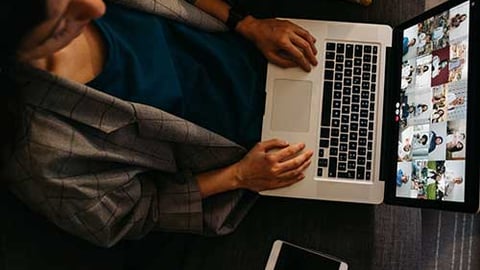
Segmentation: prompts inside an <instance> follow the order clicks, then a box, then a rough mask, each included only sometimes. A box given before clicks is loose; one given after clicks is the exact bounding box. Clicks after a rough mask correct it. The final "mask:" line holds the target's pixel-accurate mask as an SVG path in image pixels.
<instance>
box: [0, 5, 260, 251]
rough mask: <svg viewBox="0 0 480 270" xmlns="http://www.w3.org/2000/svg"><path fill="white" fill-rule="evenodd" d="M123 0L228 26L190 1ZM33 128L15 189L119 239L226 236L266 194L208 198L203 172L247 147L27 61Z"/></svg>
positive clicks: (51, 214) (63, 223) (97, 234)
mask: <svg viewBox="0 0 480 270" xmlns="http://www.w3.org/2000/svg"><path fill="white" fill-rule="evenodd" d="M116 2H119V3H122V4H125V5H129V6H131V7H134V8H137V9H141V10H144V11H147V12H152V13H155V14H158V15H162V16H168V17H170V18H173V19H176V20H180V21H183V22H186V23H189V24H192V25H195V26H199V27H201V28H202V29H205V30H209V31H217V30H224V29H225V27H224V25H223V24H221V23H220V22H218V21H216V20H215V19H213V18H212V17H210V16H208V15H206V14H205V13H202V12H201V11H199V10H197V9H196V8H195V7H194V6H192V5H190V4H188V3H186V2H184V1H182V0H162V1H158V0H143V1H142V0H118V1H116ZM16 76H17V77H18V79H19V81H20V82H21V85H22V87H21V93H22V95H23V100H24V101H25V104H24V110H23V111H24V119H25V121H24V123H25V125H24V130H22V131H23V132H22V138H21V142H20V143H19V145H18V147H17V148H16V151H15V155H14V157H13V158H12V159H11V161H10V163H9V164H8V167H7V170H6V172H5V174H6V175H7V178H8V182H9V186H10V190H11V191H12V192H13V193H14V194H16V195H17V196H18V197H19V198H20V199H21V200H22V201H23V202H24V203H25V204H27V205H28V206H29V207H30V208H31V209H32V210H34V211H36V212H38V213H40V214H42V215H43V216H45V217H46V218H48V219H49V220H50V221H52V222H53V223H55V224H56V225H58V226H59V227H60V228H62V229H64V230H66V231H68V232H70V233H72V234H74V235H77V236H79V237H81V238H83V239H86V240H88V241H90V242H92V243H94V244H96V245H100V246H107V247H109V246H112V245H114V244H115V243H117V242H118V241H119V240H121V239H136V238H140V237H142V236H144V235H145V234H147V233H148V232H150V231H152V230H162V231H175V232H191V233H201V234H205V235H218V234H226V233H229V232H231V231H232V230H234V229H235V228H236V226H237V225H238V224H239V222H240V221H241V219H242V218H243V217H244V215H245V214H246V213H247V211H248V209H249V208H250V207H251V206H252V204H253V203H254V201H255V198H256V197H257V195H256V194H254V193H251V192H248V191H245V190H236V191H232V192H227V193H223V194H219V195H215V196H212V197H209V198H207V199H204V200H202V198H201V197H200V194H199V191H198V187H197V185H196V181H195V179H194V177H193V175H194V174H195V173H198V172H202V171H208V170H212V169H215V168H219V167H223V166H226V165H229V164H232V163H234V162H236V161H237V160H239V159H241V158H242V157H243V155H244V154H245V152H246V151H245V149H244V148H242V147H240V146H238V145H236V144H235V143H233V142H231V141H229V140H227V139H225V138H223V137H221V136H219V135H217V134H214V133H212V132H210V131H208V130H206V129H203V128H201V127H199V126H196V125H194V124H192V123H190V122H188V121H185V120H183V119H180V118H178V117H175V116H173V115H171V114H168V113H166V112H164V111H161V110H159V109H157V108H153V107H150V106H146V105H142V104H137V103H132V102H127V101H124V100H121V99H118V98H115V97H113V96H110V95H108V94H105V93H103V92H100V91H98V90H95V89H92V88H89V87H87V86H85V85H82V84H78V83H75V82H72V81H68V80H66V79H64V78H60V77H57V76H54V75H51V74H49V73H47V72H43V71H40V70H36V69H33V68H28V67H19V68H18V69H17V70H16Z"/></svg>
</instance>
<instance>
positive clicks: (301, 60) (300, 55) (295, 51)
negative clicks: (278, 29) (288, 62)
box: [282, 38, 312, 72]
mask: <svg viewBox="0 0 480 270" xmlns="http://www.w3.org/2000/svg"><path fill="white" fill-rule="evenodd" d="M292 39H293V38H290V41H289V42H286V43H284V44H283V46H282V49H283V50H284V51H285V52H287V53H288V55H289V56H290V57H291V58H292V60H293V61H295V63H297V64H298V65H299V66H300V67H301V68H302V69H303V70H305V71H307V72H308V71H310V70H311V69H312V68H311V66H310V62H309V61H308V60H307V58H305V55H304V52H303V51H302V50H301V49H300V48H299V47H297V46H296V45H295V44H294V43H293V42H294V41H293V40H292Z"/></svg>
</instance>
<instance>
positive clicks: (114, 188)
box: [0, 0, 317, 246]
mask: <svg viewBox="0 0 480 270" xmlns="http://www.w3.org/2000/svg"><path fill="white" fill-rule="evenodd" d="M117 2H118V3H117ZM189 2H190V3H188V2H185V1H182V0H162V1H154V0H150V1H147V0H143V1H142V0H122V1H120V0H118V1H105V3H104V1H102V0H43V1H42V0H40V1H33V0H30V1H13V0H4V1H2V2H1V4H0V9H1V10H3V11H5V10H8V11H9V12H2V14H1V15H0V16H1V17H0V20H1V22H2V25H4V26H5V27H4V30H5V32H4V37H6V38H7V39H6V40H5V39H4V41H3V45H4V46H3V48H4V49H3V51H2V52H1V54H0V60H1V63H0V65H1V66H0V67H1V71H0V78H1V80H2V84H3V89H4V91H2V95H4V96H3V97H2V102H4V104H3V106H0V107H1V108H2V110H3V112H4V113H3V114H2V117H3V120H4V121H3V122H4V124H6V125H7V127H6V129H5V130H10V131H12V132H11V136H10V140H9V143H8V145H9V147H7V148H5V149H2V168H3V170H2V172H3V177H2V179H6V180H7V183H8V185H9V188H10V190H11V191H12V192H13V193H15V194H16V195H17V196H18V198H20V199H21V200H22V201H23V202H24V203H26V204H27V205H28V206H29V207H30V208H32V209H33V210H35V211H36V212H39V213H41V214H42V215H44V216H46V217H47V218H48V219H49V220H50V221H52V222H53V223H55V224H56V225H58V226H59V227H61V228H62V229H64V230H66V231H68V232H70V233H72V234H74V235H77V236H79V237H81V238H84V239H86V240H88V241H90V242H93V243H95V244H97V245H102V246H112V245H114V244H115V243H116V242H118V241H119V240H121V239H125V238H128V239H132V238H139V237H142V236H144V235H145V234H147V233H148V232H149V231H152V230H162V231H176V232H190V233H202V234H207V235H209V234H211V235H212V234H226V233H229V232H231V231H232V230H234V229H235V228H236V226H237V225H238V223H239V222H240V220H241V219H242V217H243V216H244V215H245V214H246V212H247V211H248V209H249V208H250V207H251V205H252V203H253V201H254V200H255V198H256V196H255V194H256V192H259V191H262V190H267V189H274V188H280V187H285V186H288V185H292V184H294V183H296V182H298V181H300V180H302V179H303V178H304V174H303V171H304V170H305V169H306V168H307V167H308V166H309V165H310V163H311V157H312V154H313V152H312V151H311V150H307V149H306V147H305V144H304V143H301V142H300V143H296V142H292V143H289V142H286V141H284V140H281V139H270V140H266V141H262V142H259V141H260V129H261V121H262V115H263V106H264V94H265V93H264V83H265V81H264V80H265V70H266V62H267V61H266V60H268V61H270V62H272V63H273V64H276V65H279V66H280V67H284V68H287V67H299V68H301V69H303V70H305V71H310V70H311V68H312V66H315V65H316V64H317V60H316V53H317V50H316V48H315V38H314V37H313V36H312V35H311V34H310V33H309V32H307V31H306V30H304V29H303V28H301V27H299V26H298V25H295V24H293V23H291V22H289V21H286V20H278V19H257V18H255V17H253V16H251V15H248V16H245V17H241V18H240V19H237V20H234V19H232V18H234V17H232V16H229V10H230V9H231V7H230V5H229V4H227V3H226V2H223V1H221V0H198V1H189ZM120 3H121V4H120ZM27 6H28V7H29V8H26V7H27ZM235 9H237V7H235ZM222 22H223V23H222ZM225 22H226V23H227V25H228V26H229V27H230V31H224V30H226V29H227V28H226V27H225V24H224V23H225ZM7 26H8V27H7ZM270 150H276V151H270Z"/></svg>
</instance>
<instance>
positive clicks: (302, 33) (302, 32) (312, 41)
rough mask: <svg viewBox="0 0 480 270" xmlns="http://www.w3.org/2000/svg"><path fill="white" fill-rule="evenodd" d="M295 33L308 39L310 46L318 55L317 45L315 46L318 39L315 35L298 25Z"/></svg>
mask: <svg viewBox="0 0 480 270" xmlns="http://www.w3.org/2000/svg"><path fill="white" fill-rule="evenodd" d="M295 33H296V34H297V35H299V36H301V37H302V38H303V39H305V40H306V41H308V43H309V44H310V48H311V49H312V51H313V54H314V55H316V54H317V47H315V42H317V40H316V39H315V37H314V36H312V35H311V34H310V33H309V32H308V31H307V30H305V29H303V28H300V27H298V28H297V29H296V30H295Z"/></svg>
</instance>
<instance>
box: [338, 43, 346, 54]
mask: <svg viewBox="0 0 480 270" xmlns="http://www.w3.org/2000/svg"><path fill="white" fill-rule="evenodd" d="M344 52H345V44H342V43H338V44H337V53H344Z"/></svg>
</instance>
